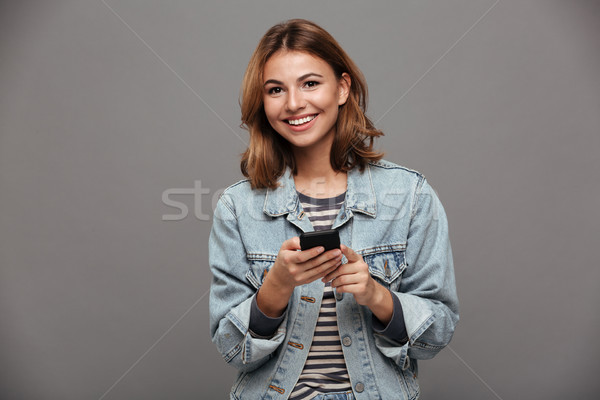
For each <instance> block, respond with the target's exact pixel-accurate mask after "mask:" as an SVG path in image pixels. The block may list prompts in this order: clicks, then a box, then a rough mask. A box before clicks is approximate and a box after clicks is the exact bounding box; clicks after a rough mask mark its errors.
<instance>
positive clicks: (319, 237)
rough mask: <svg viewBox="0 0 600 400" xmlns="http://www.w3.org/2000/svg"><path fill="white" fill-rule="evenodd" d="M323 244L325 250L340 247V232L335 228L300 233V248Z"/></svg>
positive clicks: (304, 248) (310, 247)
mask: <svg viewBox="0 0 600 400" xmlns="http://www.w3.org/2000/svg"><path fill="white" fill-rule="evenodd" d="M317 246H323V247H325V251H327V250H333V249H339V248H340V234H339V232H338V231H337V230H335V229H328V230H326V231H314V232H303V233H302V234H300V248H301V249H302V250H307V249H312V248H313V247H317Z"/></svg>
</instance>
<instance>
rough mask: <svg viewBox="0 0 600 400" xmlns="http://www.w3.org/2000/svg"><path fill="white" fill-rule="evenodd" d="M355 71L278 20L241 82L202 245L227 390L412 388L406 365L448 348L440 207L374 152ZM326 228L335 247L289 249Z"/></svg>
mask: <svg viewBox="0 0 600 400" xmlns="http://www.w3.org/2000/svg"><path fill="white" fill-rule="evenodd" d="M366 97H367V86H366V84H365V82H364V78H363V76H362V74H361V72H360V71H359V69H358V68H357V67H356V65H355V64H354V63H353V62H352V60H351V59H350V58H349V57H348V56H347V55H346V53H345V52H344V51H343V50H342V49H341V47H340V46H339V44H338V43H337V42H336V41H335V40H334V39H333V37H331V36H330V35H329V34H328V33H327V32H326V31H324V30H323V29H322V28H320V27H319V26H317V25H315V24H314V23H312V22H309V21H306V20H290V21H287V22H284V23H281V24H278V25H275V26H274V27H272V28H271V29H269V31H268V32H267V33H266V34H265V35H264V36H263V38H262V39H261V41H260V43H259V44H258V47H257V48H256V50H255V51H254V54H253V55H252V58H251V59H250V63H249V64H248V68H247V70H246V74H245V76H244V80H243V84H242V95H241V107H242V121H243V125H244V126H245V127H246V128H247V129H248V131H249V133H250V144H249V146H248V149H247V150H246V152H245V153H244V154H243V156H242V161H241V169H242V173H243V174H244V176H246V177H247V179H245V180H242V181H240V182H238V183H236V184H234V185H232V186H230V187H229V188H227V189H226V190H225V192H224V193H223V195H222V196H221V197H220V199H219V202H218V204H217V206H216V209H215V213H214V221H213V227H212V231H211V236H210V242H209V251H210V256H209V258H210V267H211V270H212V273H213V281H212V285H211V294H210V315H211V321H210V322H211V327H210V328H211V335H212V338H213V342H214V343H215V344H216V346H217V349H218V350H219V352H220V353H221V354H222V356H223V358H224V359H225V361H226V362H228V363H230V364H232V365H233V366H235V367H236V368H237V369H238V371H239V374H238V377H237V380H236V382H235V384H234V385H233V388H232V390H231V398H232V399H250V400H255V399H288V398H289V399H330V400H333V399H383V400H388V399H416V398H418V396H419V386H418V382H417V361H416V360H418V359H428V358H431V357H433V356H434V355H435V354H436V353H437V352H439V351H440V350H441V349H442V348H443V347H444V346H446V345H447V344H448V343H449V342H450V339H451V338H452V334H453V332H454V328H455V325H456V323H457V321H458V300H457V297H456V289H455V282H454V270H453V264H452V253H451V249H450V243H449V240H448V226H447V220H446V216H445V213H444V209H443V207H442V205H441V203H440V202H439V200H438V198H437V196H436V194H435V192H434V191H433V189H432V188H431V186H429V184H428V183H427V181H426V180H425V178H424V177H423V176H422V175H421V174H420V173H418V172H416V171H413V170H410V169H407V168H404V167H401V166H399V165H396V164H393V163H391V162H387V161H383V160H382V154H381V153H378V152H376V151H374V150H373V139H374V138H375V137H377V136H380V135H382V133H381V132H380V131H378V130H376V129H375V127H374V126H373V124H372V123H371V121H370V120H369V119H368V118H367V117H366V116H365V109H366ZM329 228H333V229H336V230H337V231H338V232H339V235H340V240H341V243H342V244H341V246H340V248H339V249H334V250H329V251H324V250H323V247H321V246H319V247H315V248H311V249H306V250H303V251H301V250H300V243H299V238H298V236H299V234H300V233H302V232H309V231H313V230H322V229H329Z"/></svg>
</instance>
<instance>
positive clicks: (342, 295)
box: [335, 292, 344, 301]
mask: <svg viewBox="0 0 600 400" xmlns="http://www.w3.org/2000/svg"><path fill="white" fill-rule="evenodd" d="M343 298H344V293H342V292H335V299H336V300H337V301H341V300H342V299H343Z"/></svg>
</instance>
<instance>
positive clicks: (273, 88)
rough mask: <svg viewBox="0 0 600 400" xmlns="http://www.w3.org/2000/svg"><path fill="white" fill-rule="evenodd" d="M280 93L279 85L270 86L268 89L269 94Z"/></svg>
mask: <svg viewBox="0 0 600 400" xmlns="http://www.w3.org/2000/svg"><path fill="white" fill-rule="evenodd" d="M279 93H281V88H280V87H277V86H276V87H272V88H271V89H269V94H279Z"/></svg>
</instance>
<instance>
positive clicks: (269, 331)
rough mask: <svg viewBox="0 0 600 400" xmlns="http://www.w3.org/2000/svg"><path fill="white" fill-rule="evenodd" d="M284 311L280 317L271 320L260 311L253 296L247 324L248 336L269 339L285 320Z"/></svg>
mask: <svg viewBox="0 0 600 400" xmlns="http://www.w3.org/2000/svg"><path fill="white" fill-rule="evenodd" d="M286 311H287V310H286ZM286 311H284V313H283V314H282V315H281V316H280V317H276V318H271V317H269V316H268V315H266V314H265V313H263V312H262V311H261V309H260V308H259V307H258V303H257V302H256V296H254V297H253V298H252V304H251V305H250V321H249V322H248V331H249V332H250V335H251V336H252V337H254V338H258V339H271V338H272V337H273V336H274V335H275V332H276V331H277V328H278V327H279V325H281V322H282V321H283V319H284V318H285V313H286Z"/></svg>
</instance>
